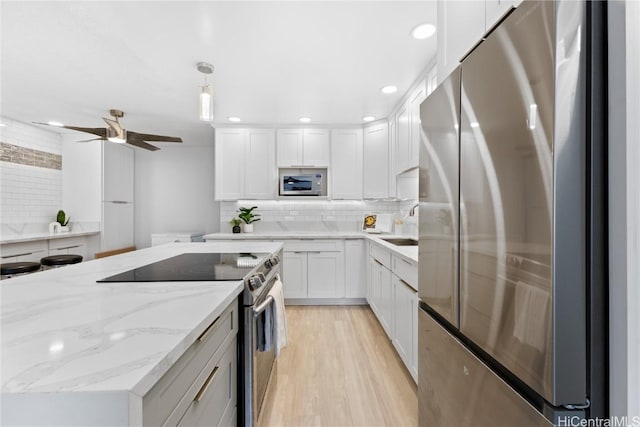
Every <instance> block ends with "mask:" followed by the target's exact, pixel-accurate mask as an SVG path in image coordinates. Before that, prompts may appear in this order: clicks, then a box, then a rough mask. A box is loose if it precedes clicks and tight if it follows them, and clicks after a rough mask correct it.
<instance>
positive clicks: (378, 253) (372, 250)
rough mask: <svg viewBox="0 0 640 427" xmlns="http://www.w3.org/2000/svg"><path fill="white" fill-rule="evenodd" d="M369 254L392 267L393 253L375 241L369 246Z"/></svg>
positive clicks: (386, 265) (389, 267)
mask: <svg viewBox="0 0 640 427" xmlns="http://www.w3.org/2000/svg"><path fill="white" fill-rule="evenodd" d="M369 255H371V256H372V257H373V258H375V259H377V260H378V261H379V262H380V263H382V265H384V266H385V267H387V268H388V269H391V253H390V252H389V251H388V250H386V249H384V248H382V247H380V246H378V245H376V244H375V243H371V246H370V247H369Z"/></svg>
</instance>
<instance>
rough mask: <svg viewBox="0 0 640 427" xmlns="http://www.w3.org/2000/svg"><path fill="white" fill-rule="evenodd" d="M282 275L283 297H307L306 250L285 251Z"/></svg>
mask: <svg viewBox="0 0 640 427" xmlns="http://www.w3.org/2000/svg"><path fill="white" fill-rule="evenodd" d="M282 275H283V277H282V279H283V282H282V284H283V285H284V297H285V298H306V297H307V253H306V252H285V253H284V266H283V270H282Z"/></svg>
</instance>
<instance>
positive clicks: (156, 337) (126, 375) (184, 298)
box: [0, 242, 282, 426]
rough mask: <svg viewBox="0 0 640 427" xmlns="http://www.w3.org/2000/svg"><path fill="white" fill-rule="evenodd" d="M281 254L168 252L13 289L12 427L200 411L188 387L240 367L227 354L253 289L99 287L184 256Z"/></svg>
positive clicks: (171, 247) (8, 408) (92, 265)
mask: <svg viewBox="0 0 640 427" xmlns="http://www.w3.org/2000/svg"><path fill="white" fill-rule="evenodd" d="M281 247H282V245H281V244H279V243H260V242H218V243H177V244H168V245H162V246H157V247H152V248H148V249H143V250H139V251H135V252H130V253H125V254H121V255H117V256H113V257H109V258H103V259H98V260H94V261H90V262H85V263H81V264H76V265H73V266H68V267H65V268H61V269H56V270H48V271H44V272H38V273H34V274H32V275H27V276H22V277H15V278H12V279H8V280H4V281H2V282H1V283H0V295H1V303H0V304H1V305H0V309H1V310H2V311H1V316H0V322H1V327H2V337H1V343H2V348H1V356H2V362H1V363H2V365H1V367H2V379H1V381H2V396H1V398H2V402H1V403H2V418H1V423H2V425H105V426H107V425H109V426H123V425H142V424H143V423H145V424H149V421H152V422H151V424H155V423H154V422H153V421H154V420H156V418H155V415H154V412H155V413H157V412H162V411H165V412H167V418H165V420H175V421H176V422H175V423H174V424H177V421H179V420H180V418H179V416H180V414H176V411H177V410H178V409H179V407H180V405H182V406H183V407H184V406H185V405H187V404H188V403H190V402H191V400H189V402H186V403H185V402H183V400H184V399H182V398H181V396H182V394H180V393H182V389H184V391H185V392H186V390H187V389H188V390H189V391H191V390H192V389H194V388H195V390H196V392H197V391H198V389H200V388H201V387H200V386H199V384H197V383H198V382H202V383H205V382H206V384H209V383H210V382H212V378H213V377H214V374H213V373H212V374H211V375H209V374H208V371H206V369H205V368H207V369H208V368H209V367H210V366H209V365H210V364H211V363H213V362H216V361H217V359H220V360H226V359H225V357H226V358H227V359H232V360H231V361H230V362H229V366H230V367H231V366H232V365H233V367H235V352H231V351H227V350H224V348H226V347H229V348H230V347H231V346H235V342H236V336H235V335H236V334H237V325H238V321H237V316H238V313H237V297H238V295H240V293H241V292H242V290H243V283H242V281H240V280H235V281H216V282H149V283H96V281H97V280H99V279H103V278H105V277H108V276H112V275H114V274H118V273H121V272H124V271H127V270H131V269H133V268H137V267H140V266H143V265H147V264H150V263H153V262H156V261H160V260H162V259H166V258H169V257H172V256H175V255H179V254H182V253H203V252H236V253H237V252H271V253H272V252H276V251H278V250H280V248H281ZM217 347H220V349H218V348H217ZM223 347H224V348H223ZM223 350H224V351H223ZM203 352H206V354H204V355H203V354H202V353H203ZM231 353H233V354H231ZM216 358H217V359H216ZM214 359H216V360H214ZM196 362H197V364H199V365H198V366H196V367H194V366H193V365H194V364H196ZM217 367H218V366H217V365H216V366H215V369H214V372H215V370H217ZM196 368H197V369H196ZM200 368H202V369H200ZM211 368H212V369H213V367H211ZM220 370H221V371H223V368H222V367H221V369H220ZM205 371H206V372H205ZM233 373H234V372H233ZM231 374H232V372H231V371H230V372H229V375H231ZM189 378H191V379H192V380H193V381H192V382H193V384H191V383H190V382H189V383H185V379H189ZM229 383H231V381H229ZM233 387H235V385H234V386H233ZM212 389H215V385H213V384H212ZM212 391H215V390H212ZM176 393H177V394H180V395H179V396H177V395H176ZM209 394H210V395H214V393H209ZM200 397H202V396H200V395H198V398H200ZM202 398H203V399H204V397H202ZM234 398H235V397H234ZM234 402H235V400H234ZM171 405H173V406H171ZM203 406H204V405H203V404H201V407H203ZM174 407H176V409H175V410H173V408H174ZM157 408H161V409H158V410H154V409H157ZM149 411H151V412H149ZM234 412H235V408H234ZM149 414H151V415H150V416H152V418H149V417H148V415H149ZM156 415H157V414H156ZM229 416H230V417H231V416H234V414H231V415H229ZM172 417H173V418H172Z"/></svg>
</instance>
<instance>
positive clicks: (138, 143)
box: [127, 135, 159, 151]
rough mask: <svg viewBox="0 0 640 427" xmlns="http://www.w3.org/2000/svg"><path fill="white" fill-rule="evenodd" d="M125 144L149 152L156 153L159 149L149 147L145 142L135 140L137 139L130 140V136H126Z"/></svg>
mask: <svg viewBox="0 0 640 427" xmlns="http://www.w3.org/2000/svg"><path fill="white" fill-rule="evenodd" d="M127 144H130V145H133V146H135V147H139V148H144V149H145V150H149V151H158V150H159V148H158V147H156V146H154V145H151V144H147V143H146V142H144V141H142V140H140V139H137V138H135V137H134V138H132V137H131V136H129V135H128V136H127Z"/></svg>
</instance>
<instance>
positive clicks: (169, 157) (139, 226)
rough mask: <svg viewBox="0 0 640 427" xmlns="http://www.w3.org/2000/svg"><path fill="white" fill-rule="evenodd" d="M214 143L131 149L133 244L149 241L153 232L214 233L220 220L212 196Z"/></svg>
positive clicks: (144, 245) (140, 245)
mask: <svg viewBox="0 0 640 427" xmlns="http://www.w3.org/2000/svg"><path fill="white" fill-rule="evenodd" d="M213 180H214V149H213V142H212V143H211V145H210V146H189V145H186V144H185V145H180V146H177V147H163V148H162V149H161V150H160V151H154V152H152V151H145V150H136V155H135V244H136V247H137V248H144V247H148V246H150V245H151V234H152V233H164V232H178V231H197V232H200V231H202V232H205V233H213V232H216V231H218V229H219V223H220V219H219V218H220V214H219V203H218V202H216V201H214V185H213Z"/></svg>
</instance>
